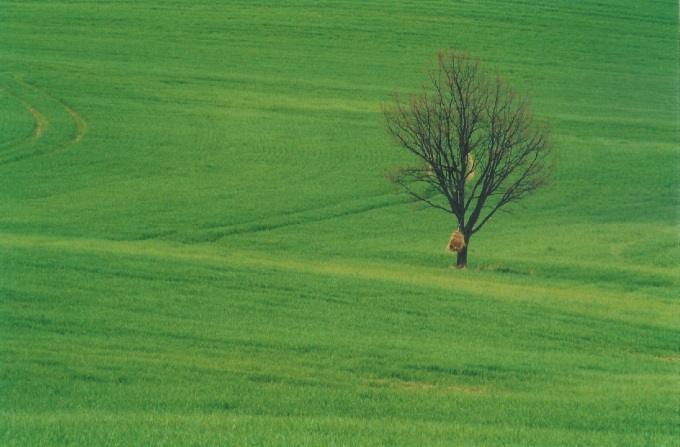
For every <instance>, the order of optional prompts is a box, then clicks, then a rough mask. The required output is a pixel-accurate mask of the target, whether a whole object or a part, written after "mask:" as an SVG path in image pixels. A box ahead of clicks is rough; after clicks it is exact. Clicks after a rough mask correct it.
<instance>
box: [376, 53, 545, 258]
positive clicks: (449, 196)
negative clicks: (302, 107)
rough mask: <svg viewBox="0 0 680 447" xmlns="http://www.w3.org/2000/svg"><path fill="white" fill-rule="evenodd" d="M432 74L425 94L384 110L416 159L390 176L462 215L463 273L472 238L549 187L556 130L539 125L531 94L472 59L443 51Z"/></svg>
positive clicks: (412, 191) (397, 98)
mask: <svg viewBox="0 0 680 447" xmlns="http://www.w3.org/2000/svg"><path fill="white" fill-rule="evenodd" d="M428 74H429V80H428V82H427V83H425V84H424V85H423V86H422V90H421V91H419V92H418V93H414V94H410V95H409V96H408V98H407V99H404V98H402V97H401V96H400V95H399V94H397V93H395V94H394V96H393V100H392V103H391V104H390V105H387V106H385V107H384V110H383V111H384V116H385V122H386V127H387V131H388V133H389V134H390V136H391V137H392V139H393V142H394V144H395V145H397V146H399V147H401V148H404V149H406V150H407V151H409V152H411V153H412V154H413V155H415V156H416V163H415V165H413V166H408V167H402V168H398V169H395V170H394V171H393V172H391V173H389V175H388V178H389V179H390V180H391V181H392V182H394V183H396V184H398V185H400V186H402V187H403V188H404V189H405V191H406V192H408V193H409V194H411V195H412V196H413V197H415V198H416V199H417V200H419V201H422V202H424V203H426V204H427V205H429V206H432V207H434V208H437V209H440V210H443V211H446V212H449V213H451V214H453V215H454V216H455V219H456V221H455V224H456V225H457V228H458V231H459V232H460V233H462V236H463V238H464V241H465V244H461V245H462V248H460V249H456V250H457V251H458V258H457V267H458V268H466V267H467V254H468V247H469V243H470V238H471V237H472V235H474V234H475V233H477V232H478V231H479V230H480V229H481V228H482V227H483V226H484V224H486V223H487V222H488V221H489V219H491V217H493V216H494V215H495V214H496V212H497V211H499V210H501V209H502V208H503V207H505V206H506V205H508V204H509V203H512V202H517V201H519V200H521V199H523V198H525V197H526V196H527V195H528V194H529V193H531V192H532V191H534V190H536V189H537V188H540V187H541V186H544V185H545V184H546V183H547V171H548V169H547V166H548V165H547V163H546V161H547V156H548V154H549V152H550V149H551V148H552V143H551V140H550V129H549V127H548V126H547V125H546V124H544V123H540V122H538V121H536V119H535V118H534V116H533V115H532V113H531V112H530V110H529V109H530V107H529V102H528V98H527V97H526V96H520V95H518V94H517V93H516V92H515V91H514V90H513V89H511V88H509V87H507V86H506V85H505V84H504V82H503V80H502V79H501V78H500V77H495V78H491V79H490V78H489V75H488V74H487V72H486V71H485V70H484V69H483V68H482V67H481V65H480V64H479V62H478V61H473V60H471V59H470V58H469V57H468V56H467V55H465V54H462V53H459V52H456V51H447V52H439V53H438V54H437V64H436V66H435V67H434V68H433V69H432V70H430V71H429V73H428ZM459 236H460V235H459ZM459 247H461V246H460V245H459Z"/></svg>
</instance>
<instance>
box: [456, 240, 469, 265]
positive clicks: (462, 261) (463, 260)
mask: <svg viewBox="0 0 680 447" xmlns="http://www.w3.org/2000/svg"><path fill="white" fill-rule="evenodd" d="M467 244H468V241H465V247H463V249H462V250H461V251H459V252H458V258H457V260H456V268H459V269H463V270H465V269H467V252H468V246H467Z"/></svg>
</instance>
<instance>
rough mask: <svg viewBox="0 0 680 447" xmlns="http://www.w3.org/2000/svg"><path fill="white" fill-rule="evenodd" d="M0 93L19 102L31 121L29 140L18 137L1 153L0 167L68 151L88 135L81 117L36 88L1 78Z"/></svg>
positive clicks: (50, 94) (54, 97) (49, 94)
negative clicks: (31, 128)
mask: <svg viewBox="0 0 680 447" xmlns="http://www.w3.org/2000/svg"><path fill="white" fill-rule="evenodd" d="M0 93H2V94H5V95H7V96H9V97H11V98H13V99H14V100H16V101H18V102H19V103H20V104H21V105H22V107H23V108H24V109H25V110H26V111H27V112H28V113H30V114H31V116H32V119H33V121H34V126H33V127H34V130H33V132H32V133H31V135H30V136H27V137H23V138H21V137H19V138H17V140H16V141H14V142H11V143H10V144H9V146H8V147H5V148H2V149H1V150H0V165H2V164H9V163H15V162H19V161H22V160H26V159H28V158H31V157H36V156H40V155H48V154H52V153H54V152H57V151H60V150H63V149H66V148H69V147H70V146H72V145H73V144H75V143H78V142H79V141H80V140H81V139H82V138H83V136H84V135H85V134H86V133H87V130H88V125H87V121H85V119H84V118H83V117H82V116H80V114H78V113H77V112H76V111H75V110H74V109H72V108H71V107H69V106H68V105H67V104H66V103H64V102H63V101H62V100H61V99H59V98H57V97H56V96H55V95H54V94H52V93H51V92H49V91H47V90H45V89H43V88H41V87H38V86H36V85H35V84H31V83H29V82H28V81H25V80H23V79H20V78H13V79H8V78H2V79H0ZM7 124H8V126H9V125H11V123H7Z"/></svg>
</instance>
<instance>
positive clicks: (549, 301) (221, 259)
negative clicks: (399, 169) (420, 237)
mask: <svg viewBox="0 0 680 447" xmlns="http://www.w3.org/2000/svg"><path fill="white" fill-rule="evenodd" d="M0 246H5V247H7V248H11V247H15V248H22V247H23V248H40V249H57V250H64V251H70V252H75V253H78V252H80V253H92V252H100V253H103V254H107V253H108V254H110V255H124V256H140V257H145V258H158V259H159V260H163V259H166V260H178V261H186V262H192V263H193V262H197V263H204V264H207V265H210V266H212V267H215V268H218V269H227V270H229V269H232V268H247V269H255V270H258V269H264V270H278V271H289V272H299V273H310V274H319V275H332V276H341V277H347V278H355V279H358V280H369V281H386V282H390V283H396V284H404V285H408V286H416V287H423V288H425V289H440V290H448V291H451V292H452V293H454V294H455V296H461V295H467V296H480V297H482V296H483V297H485V298H491V299H498V300H503V301H516V302H518V303H522V302H536V301H537V300H538V301H540V303H541V305H543V306H546V307H557V308H560V309H564V310H569V311H572V312H575V313H588V314H598V315H601V316H603V317H607V318H616V319H621V320H626V321H628V320H630V321H631V322H633V321H637V318H638V314H640V313H641V312H644V310H645V309H646V307H647V306H646V303H645V302H644V301H642V302H641V301H640V299H639V296H638V295H636V294H634V293H631V294H629V293H624V292H621V291H616V290H609V289H608V288H607V287H597V286H596V285H586V284H584V285H582V286H578V285H574V284H571V283H569V284H560V283H550V284H545V283H543V284H541V283H537V282H531V283H523V282H517V281H513V280H512V279H511V278H503V277H498V276H496V277H493V278H490V277H489V276H488V275H477V274H474V273H473V274H470V273H466V272H457V271H453V272H452V271H450V270H448V269H443V268H442V269H441V270H437V269H432V268H423V267H417V266H404V265H398V264H385V263H370V262H364V263H353V262H341V261H323V260H305V259H291V258H283V257H281V258H272V257H271V256H269V255H268V254H266V253H262V252H256V251H242V250H241V251H234V250H229V251H227V250H224V251H221V250H219V249H216V248H214V246H206V245H194V246H191V245H170V244H167V243H162V242H152V241H144V242H141V241H139V242H128V241H106V240H97V239H78V238H58V237H48V236H27V235H19V234H9V233H4V234H0ZM659 305H660V304H659ZM667 307H668V312H667V313H664V314H663V315H658V318H656V319H657V321H658V323H659V324H660V325H670V326H673V327H674V325H675V320H674V319H673V318H669V317H668V315H670V314H671V313H672V312H673V310H672V309H671V307H672V308H673V309H674V308H675V307H674V304H668V305H667ZM646 318H647V317H646Z"/></svg>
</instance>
